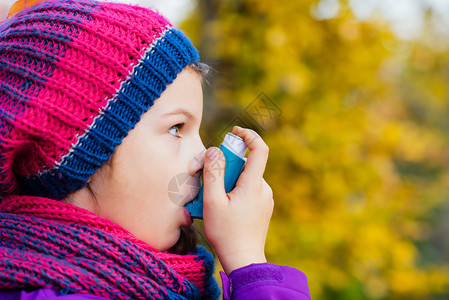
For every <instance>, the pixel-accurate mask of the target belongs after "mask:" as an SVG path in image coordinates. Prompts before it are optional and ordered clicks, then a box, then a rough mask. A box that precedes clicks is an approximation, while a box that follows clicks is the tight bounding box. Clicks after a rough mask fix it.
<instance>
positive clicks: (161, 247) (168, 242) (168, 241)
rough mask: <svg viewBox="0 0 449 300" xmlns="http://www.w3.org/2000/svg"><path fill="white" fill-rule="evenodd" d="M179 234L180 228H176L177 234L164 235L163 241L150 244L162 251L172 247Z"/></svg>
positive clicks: (176, 241)
mask: <svg viewBox="0 0 449 300" xmlns="http://www.w3.org/2000/svg"><path fill="white" fill-rule="evenodd" d="M180 236H181V230H178V233H177V234H172V235H170V237H166V238H165V239H164V241H163V242H161V243H160V244H159V243H158V245H152V246H153V247H155V248H156V249H157V250H159V251H161V252H164V251H167V250H170V249H171V248H173V247H174V246H175V245H176V244H177V243H178V241H179V237H180Z"/></svg>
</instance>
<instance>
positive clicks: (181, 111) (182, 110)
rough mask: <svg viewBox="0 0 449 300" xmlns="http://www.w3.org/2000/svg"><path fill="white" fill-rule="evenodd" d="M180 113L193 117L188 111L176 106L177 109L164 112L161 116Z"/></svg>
mask: <svg viewBox="0 0 449 300" xmlns="http://www.w3.org/2000/svg"><path fill="white" fill-rule="evenodd" d="M180 114H183V115H185V116H186V117H188V118H191V119H194V117H193V115H192V114H191V113H190V112H188V111H187V110H185V109H182V108H178V109H177V110H174V111H172V112H169V113H166V114H165V115H163V117H166V116H173V115H180Z"/></svg>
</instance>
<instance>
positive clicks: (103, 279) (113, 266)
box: [0, 196, 220, 299]
mask: <svg viewBox="0 0 449 300" xmlns="http://www.w3.org/2000/svg"><path fill="white" fill-rule="evenodd" d="M0 257H1V260H0V289H6V290H10V289H16V290H17V289H33V288H36V289H37V288H51V289H54V290H57V291H59V292H60V293H61V294H68V293H77V294H94V295H98V296H102V297H105V298H110V299H130V298H132V299H200V298H201V299H217V298H218V297H219V294H220V291H219V288H218V285H217V283H216V281H215V280H214V278H213V277H212V274H213V264H214V262H213V258H212V256H211V255H210V254H209V253H208V252H207V251H206V250H205V249H204V248H202V247H197V249H196V251H195V253H192V254H189V255H177V254H170V253H167V252H160V251H158V250H156V249H154V248H152V247H151V246H149V245H148V244H146V243H144V242H143V241H140V240H138V239H137V238H135V237H134V236H133V235H132V234H131V233H129V232H128V231H126V230H125V229H123V228H122V227H120V226H118V225H116V224H114V223H112V222H110V221H108V220H105V219H103V218H100V217H98V216H96V215H95V214H93V213H91V212H89V211H87V210H84V209H81V208H78V207H76V206H74V205H71V204H67V203H64V202H59V201H55V200H51V199H46V198H39V197H30V196H9V197H7V198H4V199H3V200H2V202H1V203H0Z"/></svg>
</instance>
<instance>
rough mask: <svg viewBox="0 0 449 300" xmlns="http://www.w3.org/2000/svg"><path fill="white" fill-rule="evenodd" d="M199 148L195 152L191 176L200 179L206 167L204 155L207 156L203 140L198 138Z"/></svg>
mask: <svg viewBox="0 0 449 300" xmlns="http://www.w3.org/2000/svg"><path fill="white" fill-rule="evenodd" d="M196 145H197V147H195V151H194V152H193V154H194V156H193V159H192V163H191V167H190V170H189V171H190V172H189V173H190V174H191V175H192V176H195V177H200V176H201V174H203V167H204V155H205V154H206V147H204V145H203V142H202V141H201V138H200V137H199V136H198V142H197V143H196Z"/></svg>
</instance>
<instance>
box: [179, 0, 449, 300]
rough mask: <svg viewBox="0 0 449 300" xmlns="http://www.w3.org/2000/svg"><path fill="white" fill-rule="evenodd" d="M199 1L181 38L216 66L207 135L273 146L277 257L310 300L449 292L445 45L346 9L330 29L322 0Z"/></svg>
mask: <svg viewBox="0 0 449 300" xmlns="http://www.w3.org/2000/svg"><path fill="white" fill-rule="evenodd" d="M195 2H196V3H197V6H196V8H195V10H194V11H193V12H192V15H191V16H190V17H189V18H188V19H187V20H186V21H185V22H184V23H183V24H182V29H184V30H185V31H186V32H187V35H188V36H190V37H192V39H193V42H194V44H195V45H196V46H197V47H198V48H199V50H200V56H201V57H202V60H203V61H204V62H206V63H208V64H209V65H211V66H212V67H213V68H214V69H215V72H214V75H213V77H212V78H211V79H209V81H210V85H209V86H208V87H206V90H205V107H204V123H203V126H202V129H201V134H202V137H203V140H204V141H205V143H206V144H208V143H207V142H208V141H211V142H215V145H216V143H217V142H219V139H217V136H219V135H221V134H222V132H223V131H226V129H227V128H229V127H230V126H231V125H232V124H238V125H243V126H247V127H251V128H253V129H255V130H256V131H258V132H259V133H260V134H261V135H262V136H263V138H264V140H265V141H266V142H267V144H268V145H269V147H270V158H269V161H268V164H267V168H266V171H265V175H264V177H265V179H266V180H267V182H268V183H269V184H270V185H271V187H272V188H273V192H274V200H275V212H274V215H273V218H272V223H271V227H270V230H269V234H268V240H267V247H266V253H267V257H268V260H269V261H270V262H273V263H277V264H284V265H290V266H293V267H296V268H298V269H300V270H302V271H304V272H305V273H306V275H307V276H308V279H309V287H310V290H311V293H312V298H313V299H440V298H441V299H445V298H447V297H449V255H448V254H446V253H449V229H448V228H449V222H448V221H445V220H446V219H449V218H448V217H447V215H448V213H449V209H448V208H449V205H448V202H447V200H446V199H448V190H449V189H448V187H449V172H448V171H449V168H448V161H449V155H448V153H449V151H448V149H449V148H448V142H449V139H448V136H449V135H448V130H449V121H448V120H449V118H448V115H449V114H448V113H449V88H448V86H449V85H448V82H449V73H448V72H447V70H448V66H449V54H448V53H449V51H448V50H449V49H447V45H448V43H445V44H439V43H438V40H436V39H434V40H433V41H432V42H433V43H434V44H429V39H427V38H425V37H426V36H433V34H435V32H432V26H426V30H427V32H425V33H424V35H423V38H422V39H417V40H412V41H401V40H399V39H398V38H397V37H396V36H395V35H394V34H393V33H392V31H391V29H390V27H389V26H388V24H387V23H386V22H384V21H382V20H381V19H370V20H367V21H363V22H362V21H360V20H358V19H357V18H356V17H354V14H353V13H352V11H351V10H350V8H349V6H348V5H347V4H346V3H347V2H345V1H340V11H339V12H338V14H337V15H336V16H335V17H333V18H331V19H323V20H319V19H317V18H315V17H314V16H313V14H312V13H311V11H313V8H314V7H315V6H316V4H317V2H318V1H314V0H302V1H282V2H273V1H268V0H258V1H255V0H233V1H218V0H197V1H195ZM428 21H429V24H431V21H432V20H428ZM261 93H262V94H261ZM267 103H268V104H269V105H267ZM270 103H271V104H270ZM254 107H257V108H258V109H257V110H255V109H254ZM212 144H213V143H212ZM209 146H210V145H209ZM437 297H439V298H437Z"/></svg>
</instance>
